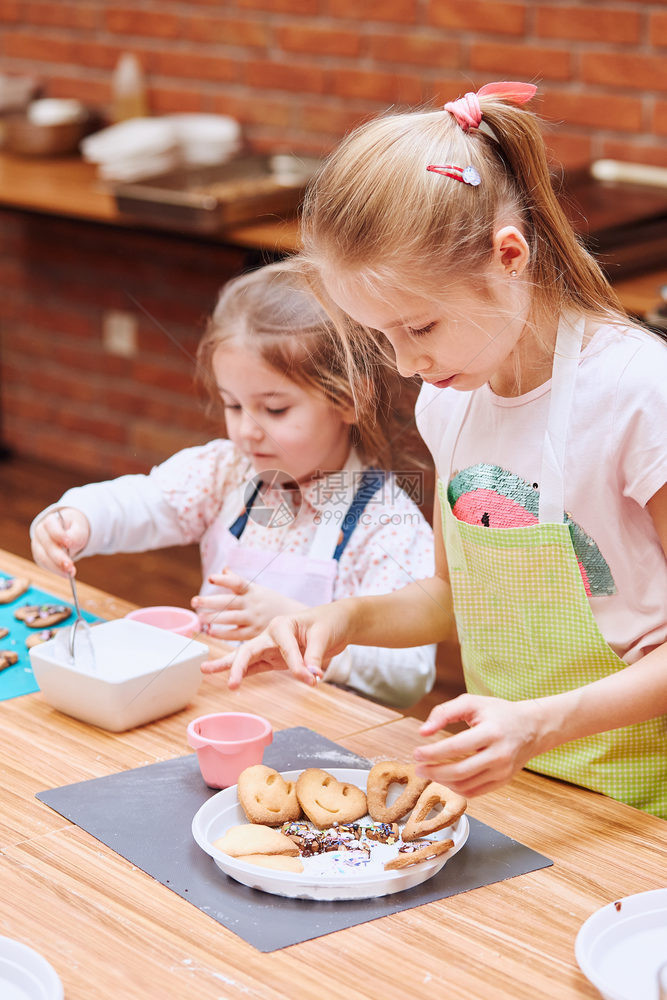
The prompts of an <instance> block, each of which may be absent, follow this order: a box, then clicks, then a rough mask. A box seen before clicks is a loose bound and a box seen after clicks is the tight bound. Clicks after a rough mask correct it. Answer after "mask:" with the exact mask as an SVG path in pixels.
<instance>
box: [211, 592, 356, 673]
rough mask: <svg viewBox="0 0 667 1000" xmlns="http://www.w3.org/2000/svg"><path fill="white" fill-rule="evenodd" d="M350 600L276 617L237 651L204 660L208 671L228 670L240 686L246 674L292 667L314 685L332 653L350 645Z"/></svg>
mask: <svg viewBox="0 0 667 1000" xmlns="http://www.w3.org/2000/svg"><path fill="white" fill-rule="evenodd" d="M348 610H349V605H348V602H347V601H333V602H332V603H331V604H325V605H323V606H322V607H319V608H309V609H308V610H307V611H302V612H300V613H299V614H297V615H291V616H282V617H279V618H274V619H273V621H272V622H271V623H270V624H269V626H268V627H267V628H266V629H264V631H263V632H261V633H260V634H259V635H258V636H256V637H255V638H254V639H250V640H249V641H248V642H246V643H245V644H244V645H243V646H241V647H240V648H239V649H238V650H236V651H235V652H234V653H228V654H227V655H226V656H222V657H220V659H218V660H207V661H205V662H204V663H203V664H202V671H203V672H204V673H205V674H212V673H217V672H218V671H220V670H229V672H230V673H229V681H228V683H229V687H230V688H231V689H232V690H234V689H235V688H238V687H240V685H241V681H242V680H243V678H244V677H245V676H246V674H256V673H263V672H264V671H266V670H289V671H290V673H291V674H293V675H294V677H296V678H297V680H300V681H303V682H304V683H305V684H309V685H311V686H313V685H315V684H317V682H318V680H320V679H321V677H322V675H323V668H324V667H325V666H326V665H327V664H328V662H329V660H330V659H331V657H332V656H335V655H336V654H337V653H341V652H342V651H343V650H344V649H345V647H346V646H347V642H348V640H347V638H346V633H347V630H348V627H349V620H348Z"/></svg>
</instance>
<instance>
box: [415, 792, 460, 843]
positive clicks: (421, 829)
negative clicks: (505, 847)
mask: <svg viewBox="0 0 667 1000" xmlns="http://www.w3.org/2000/svg"><path fill="white" fill-rule="evenodd" d="M437 806H442V809H440V810H439V811H438V812H437V813H436V814H435V816H431V817H430V819H429V818H428V817H429V816H430V814H431V812H433V810H434V809H436V807H437ZM467 806H468V803H467V801H466V800H465V799H464V798H463V796H462V795H457V793H456V792H453V791H452V790H451V788H447V786H446V785H440V784H438V782H437V781H432V782H431V783H430V784H429V785H427V786H426V788H425V789H424V791H423V792H422V793H421V795H420V796H419V798H418V799H417V802H416V804H415V807H414V809H413V810H412V812H411V813H410V816H409V817H408V821H407V823H406V824H405V826H404V827H403V831H402V834H401V836H402V837H403V840H406V841H409V840H419V838H420V837H428V836H429V834H431V833H435V832H436V831H437V830H444V828H445V827H446V826H451V825H452V823H455V822H456V820H457V819H459V817H461V816H462V815H463V813H464V812H465V811H466V808H467Z"/></svg>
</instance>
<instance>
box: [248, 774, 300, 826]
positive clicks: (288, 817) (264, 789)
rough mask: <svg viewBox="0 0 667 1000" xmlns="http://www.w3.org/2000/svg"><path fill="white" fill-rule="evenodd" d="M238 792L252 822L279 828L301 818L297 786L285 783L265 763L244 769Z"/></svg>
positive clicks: (288, 782)
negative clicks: (282, 824)
mask: <svg viewBox="0 0 667 1000" xmlns="http://www.w3.org/2000/svg"><path fill="white" fill-rule="evenodd" d="M237 792H238V797H239V802H240V803H241V806H242V808H243V811H244V813H245V814H246V816H247V817H248V819H249V820H250V822H251V823H264V824H266V826H280V825H281V823H288V822H291V821H292V820H297V819H299V818H300V816H301V806H300V805H299V800H298V799H297V797H296V784H295V783H294V782H293V781H285V779H284V778H283V776H282V775H281V774H278V772H277V771H274V769H273V768H272V767H266V765H265V764H255V765H254V766H253V767H246V769H245V771H242V772H241V774H240V775H239V780H238V788H237Z"/></svg>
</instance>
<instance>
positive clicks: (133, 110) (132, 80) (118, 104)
mask: <svg viewBox="0 0 667 1000" xmlns="http://www.w3.org/2000/svg"><path fill="white" fill-rule="evenodd" d="M111 95H112V97H111V101H112V108H111V117H112V120H113V121H114V122H122V121H125V120H126V119H127V118H143V117H144V116H145V115H147V114H148V101H147V99H146V85H145V83H144V74H143V72H142V69H141V65H140V63H139V60H138V59H137V57H136V56H135V55H134V53H132V52H124V53H123V55H122V56H121V57H120V59H119V60H118V63H117V64H116V68H115V70H114V72H113V76H112V78H111Z"/></svg>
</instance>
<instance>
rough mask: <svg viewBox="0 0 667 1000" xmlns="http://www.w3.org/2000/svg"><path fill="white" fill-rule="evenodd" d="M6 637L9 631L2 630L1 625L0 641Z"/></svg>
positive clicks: (6, 629) (0, 626)
mask: <svg viewBox="0 0 667 1000" xmlns="http://www.w3.org/2000/svg"><path fill="white" fill-rule="evenodd" d="M6 635H9V629H8V628H4V626H3V625H0V639H4V638H5V636H6Z"/></svg>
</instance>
